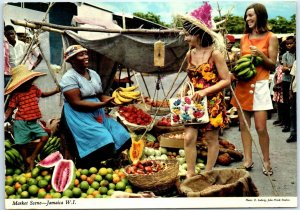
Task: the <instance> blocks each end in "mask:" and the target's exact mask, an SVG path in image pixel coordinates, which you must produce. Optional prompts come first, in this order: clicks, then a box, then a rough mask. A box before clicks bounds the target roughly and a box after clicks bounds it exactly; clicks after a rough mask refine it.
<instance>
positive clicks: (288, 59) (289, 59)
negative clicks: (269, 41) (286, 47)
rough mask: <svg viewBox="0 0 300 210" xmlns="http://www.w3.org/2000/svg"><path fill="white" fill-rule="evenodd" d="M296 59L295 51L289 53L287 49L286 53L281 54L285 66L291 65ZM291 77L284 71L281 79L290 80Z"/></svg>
mask: <svg viewBox="0 0 300 210" xmlns="http://www.w3.org/2000/svg"><path fill="white" fill-rule="evenodd" d="M295 60H296V55H295V53H291V52H289V51H287V52H286V53H284V54H283V56H282V63H283V65H284V64H285V65H287V66H292V65H293V63H294V61H295ZM291 79H292V77H291V75H290V74H288V73H284V75H283V78H282V81H284V82H290V81H291Z"/></svg>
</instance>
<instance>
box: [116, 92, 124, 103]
mask: <svg viewBox="0 0 300 210" xmlns="http://www.w3.org/2000/svg"><path fill="white" fill-rule="evenodd" d="M115 95H116V96H115V98H114V102H115V103H116V104H123V103H122V101H120V100H119V98H118V97H117V95H118V92H116V93H115Z"/></svg>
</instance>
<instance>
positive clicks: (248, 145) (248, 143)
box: [238, 109, 252, 167]
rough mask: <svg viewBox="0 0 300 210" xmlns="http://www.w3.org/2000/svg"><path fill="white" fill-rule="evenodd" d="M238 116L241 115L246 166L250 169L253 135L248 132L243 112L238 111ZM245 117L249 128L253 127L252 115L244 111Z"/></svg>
mask: <svg viewBox="0 0 300 210" xmlns="http://www.w3.org/2000/svg"><path fill="white" fill-rule="evenodd" d="M238 115H239V121H240V129H241V138H242V142H243V149H244V156H245V158H244V163H243V164H244V166H245V167H249V166H250V165H251V164H252V140H251V135H250V133H249V132H248V129H247V126H246V123H245V122H244V119H243V117H242V114H241V110H240V109H238ZM244 115H245V118H246V121H247V123H248V125H249V128H250V126H251V113H250V112H248V111H244Z"/></svg>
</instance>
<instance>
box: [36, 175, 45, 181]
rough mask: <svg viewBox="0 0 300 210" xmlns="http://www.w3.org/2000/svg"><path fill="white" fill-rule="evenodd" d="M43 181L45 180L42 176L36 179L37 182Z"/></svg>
mask: <svg viewBox="0 0 300 210" xmlns="http://www.w3.org/2000/svg"><path fill="white" fill-rule="evenodd" d="M42 179H44V178H43V177H42V176H41V175H39V176H37V177H36V178H35V180H36V181H40V180H42Z"/></svg>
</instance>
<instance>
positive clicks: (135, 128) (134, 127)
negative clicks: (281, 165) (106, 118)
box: [115, 112, 155, 131]
mask: <svg viewBox="0 0 300 210" xmlns="http://www.w3.org/2000/svg"><path fill="white" fill-rule="evenodd" d="M115 115H116V117H117V118H119V119H120V122H121V123H122V124H123V125H124V126H126V127H127V128H128V130H129V131H138V130H146V129H147V130H151V129H152V127H153V125H154V124H155V120H153V121H152V123H150V124H149V125H137V124H134V123H130V122H128V121H127V120H126V119H125V118H124V117H122V116H121V115H120V114H119V112H116V113H115Z"/></svg>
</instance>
